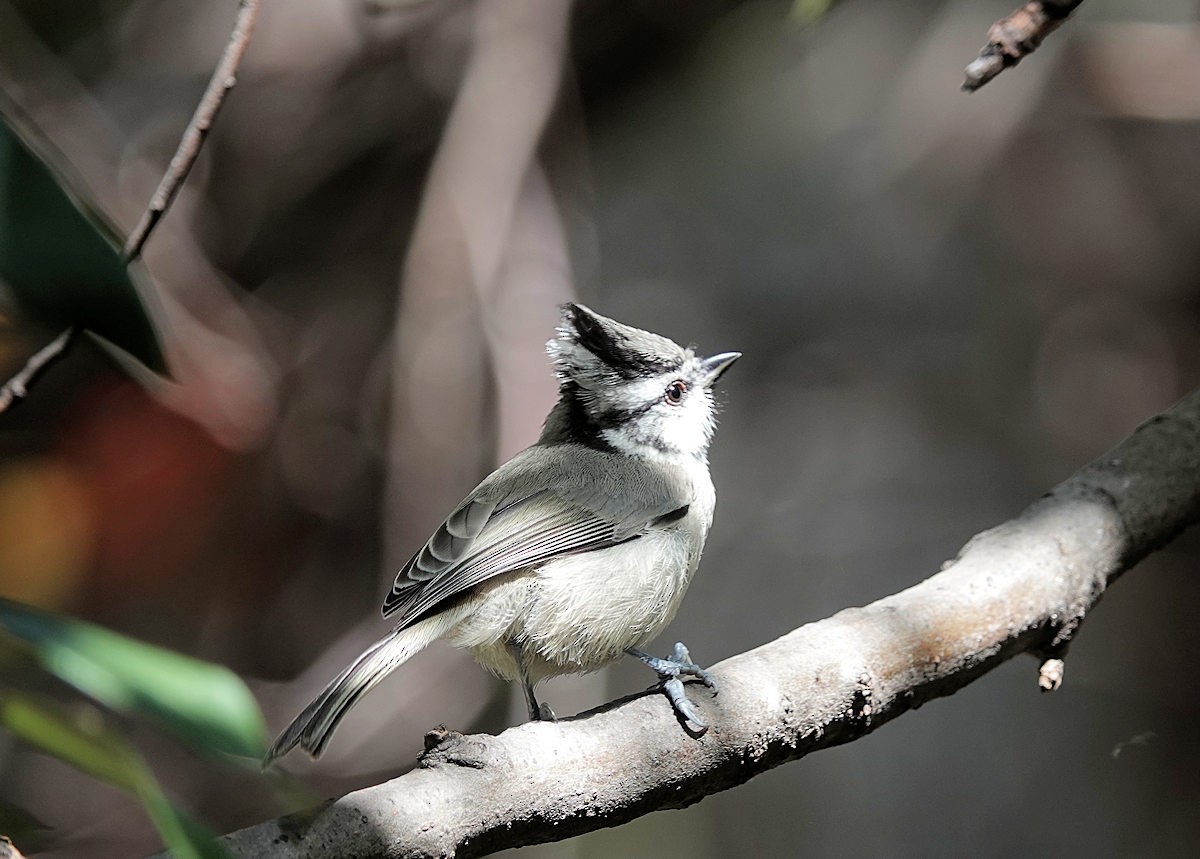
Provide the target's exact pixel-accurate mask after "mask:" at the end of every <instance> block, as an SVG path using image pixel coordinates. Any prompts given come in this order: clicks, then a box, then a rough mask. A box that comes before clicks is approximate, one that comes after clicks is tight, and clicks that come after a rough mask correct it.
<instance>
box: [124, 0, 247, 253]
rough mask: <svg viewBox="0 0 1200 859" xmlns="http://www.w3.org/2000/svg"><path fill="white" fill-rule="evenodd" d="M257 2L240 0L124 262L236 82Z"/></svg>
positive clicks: (142, 241)
mask: <svg viewBox="0 0 1200 859" xmlns="http://www.w3.org/2000/svg"><path fill="white" fill-rule="evenodd" d="M258 2H259V0H240V4H239V7H238V14H237V21H236V22H235V23H234V25H233V33H232V34H230V36H229V43H228V44H227V45H226V46H225V53H223V54H222V55H221V60H220V62H218V63H217V67H216V68H215V69H214V70H213V74H212V77H211V78H210V79H209V81H208V88H207V89H206V90H205V91H204V96H203V97H202V98H201V99H200V103H199V104H198V105H196V112H195V113H193V114H192V118H191V121H189V122H188V124H187V128H185V129H184V131H183V137H182V138H181V139H180V141H179V147H178V148H177V149H176V150H175V155H174V156H173V157H172V158H171V163H170V164H169V165H168V166H167V172H166V173H164V174H163V177H162V181H161V182H159V183H158V188H156V189H155V191H154V196H152V197H151V198H150V204H149V205H148V206H147V207H146V211H145V212H144V213H143V214H142V217H141V220H139V221H138V223H137V226H135V227H134V228H133V232H131V233H130V234H129V237H128V238H127V239H126V240H125V247H124V248H123V249H122V251H121V257H122V259H124V261H125V263H126V264H128V263H130V262H132V261H133V260H135V259H137V258H138V256H140V255H141V253H142V248H143V247H145V245H146V240H147V239H148V238H150V233H151V232H152V231H153V230H154V227H155V225H156V224H158V222H159V220H161V219H162V216H163V215H164V214H166V211H167V209H168V208H169V207H170V205H171V201H173V200H174V199H175V195H176V194H177V193H179V189H180V188H181V187H182V186H183V180H184V179H186V178H187V175H188V173H189V172H191V169H192V165H193V164H195V163H196V158H197V157H199V155H200V147H201V146H203V145H204V139H205V138H206V137H207V136H208V132H209V129H210V128H212V123H213V120H214V119H215V118H216V116H217V111H218V110H220V109H221V104H222V102H224V101H225V95H226V94H227V93H228V92H229V91H230V90H231V89H233V87H234V85H235V84H236V83H237V69H238V65H239V64H240V63H241V61H242V54H244V53H245V52H246V46H247V45H249V44H250V34H251V33H252V32H253V31H254V22H255V20H257V18H258Z"/></svg>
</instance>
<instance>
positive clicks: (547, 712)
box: [537, 701, 558, 722]
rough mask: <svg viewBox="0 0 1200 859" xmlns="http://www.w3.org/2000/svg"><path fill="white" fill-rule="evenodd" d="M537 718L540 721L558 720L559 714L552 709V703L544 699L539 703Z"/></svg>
mask: <svg viewBox="0 0 1200 859" xmlns="http://www.w3.org/2000/svg"><path fill="white" fill-rule="evenodd" d="M537 718H538V721H539V722H557V721H558V716H556V715H554V711H553V710H551V709H550V705H549V704H547V703H546V702H545V701H543V702H542V703H541V704H539V705H538V709H537Z"/></svg>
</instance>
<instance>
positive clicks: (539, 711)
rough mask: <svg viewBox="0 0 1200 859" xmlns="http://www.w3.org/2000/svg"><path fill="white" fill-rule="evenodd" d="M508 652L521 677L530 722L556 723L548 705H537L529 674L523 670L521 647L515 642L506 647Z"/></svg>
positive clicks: (523, 659) (555, 717)
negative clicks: (514, 661)
mask: <svg viewBox="0 0 1200 859" xmlns="http://www.w3.org/2000/svg"><path fill="white" fill-rule="evenodd" d="M508 649H509V652H510V653H512V655H513V659H514V660H516V663H517V672H518V673H519V674H520V675H521V688H522V690H524V692H525V705H526V706H527V707H528V708H529V720H530V721H531V722H557V721H558V717H557V716H555V715H554V711H553V710H551V709H550V705H549V704H539V703H538V700H537V698H536V697H535V696H534V694H533V684H532V683H530V682H529V672H528V671H527V670H526V668H525V652H524V650H523V649H522V648H521V645H519V644H516V643H515V642H513V643H510V644H509V645H508Z"/></svg>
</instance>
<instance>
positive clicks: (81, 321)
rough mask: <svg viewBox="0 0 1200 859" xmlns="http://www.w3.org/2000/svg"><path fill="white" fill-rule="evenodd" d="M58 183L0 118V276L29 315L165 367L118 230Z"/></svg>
mask: <svg viewBox="0 0 1200 859" xmlns="http://www.w3.org/2000/svg"><path fill="white" fill-rule="evenodd" d="M9 121H11V118H10V119H9ZM63 184H69V183H66V182H63V183H61V184H60V182H59V181H58V180H57V179H56V177H55V176H53V175H52V174H51V172H50V170H49V169H48V168H47V166H46V165H45V164H44V163H43V162H42V161H41V160H40V159H39V158H37V157H36V156H35V155H34V153H33V152H31V151H30V150H29V149H28V148H27V147H26V145H25V144H24V143H23V142H22V141H21V140H20V139H18V136H17V134H16V133H15V132H14V130H13V129H12V128H10V127H8V126H7V125H5V124H3V123H0V279H2V280H4V281H5V282H6V283H7V285H8V286H9V288H10V289H11V290H12V292H13V293H14V294H15V295H16V297H17V300H18V303H19V304H20V307H21V310H22V311H23V312H25V313H27V314H28V315H29V316H30V317H31V318H33V319H34V320H35V321H37V322H39V323H42V324H44V325H47V326H49V327H51V328H66V327H68V326H75V327H77V328H81V329H84V330H87V331H91V332H92V333H93V334H97V335H99V336H100V337H103V338H104V339H105V340H107V341H109V342H110V343H112V344H113V345H115V346H117V347H119V348H121V349H123V350H124V351H126V352H128V353H129V354H130V355H132V356H133V357H134V358H136V359H137V360H138V361H140V362H141V363H143V364H145V365H146V366H147V367H149V368H150V369H151V370H154V371H155V372H156V373H163V374H165V373H166V372H167V366H166V360H165V359H164V357H163V353H162V348H161V347H160V345H159V342H158V336H157V334H156V333H155V330H154V326H153V325H152V323H151V322H150V318H149V315H148V314H147V312H146V309H145V307H144V306H143V304H142V299H141V297H140V296H139V294H138V291H137V288H136V287H135V286H134V283H133V280H132V278H131V274H130V271H129V270H128V269H127V268H126V266H125V264H124V262H123V261H122V259H121V255H120V251H119V249H118V248H117V247H116V246H115V245H114V242H115V241H117V238H116V236H115V235H113V234H111V228H110V227H108V225H106V224H103V223H96V222H95V220H96V218H97V216H96V215H95V214H93V215H92V217H91V218H89V216H88V215H85V214H84V212H83V211H81V209H80V207H79V206H78V205H77V204H76V203H75V202H74V200H73V199H72V197H71V196H70V195H69V194H68V193H67V191H64V189H63Z"/></svg>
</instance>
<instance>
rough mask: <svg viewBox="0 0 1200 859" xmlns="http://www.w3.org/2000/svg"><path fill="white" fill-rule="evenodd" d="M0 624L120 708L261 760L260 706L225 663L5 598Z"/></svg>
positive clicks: (210, 745) (197, 741)
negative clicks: (223, 664)
mask: <svg viewBox="0 0 1200 859" xmlns="http://www.w3.org/2000/svg"><path fill="white" fill-rule="evenodd" d="M0 628H3V629H5V630H7V631H8V632H9V633H11V634H12V635H14V636H16V637H18V638H21V639H23V640H25V641H26V642H29V644H31V645H32V646H33V648H34V652H35V655H36V657H37V659H38V661H39V662H40V663H41V665H42V666H43V667H44V668H45V669H46V670H47V671H49V672H50V673H52V674H54V675H55V676H57V677H59V678H60V679H62V680H64V681H66V682H67V683H69V684H71V685H72V686H74V687H75V688H77V689H79V690H80V691H82V692H84V693H85V694H87V695H90V696H92V697H93V698H95V699H96V700H97V701H100V702H101V703H103V704H105V705H107V706H109V707H112V708H113V709H114V710H119V711H122V712H127V713H139V714H144V715H147V716H150V717H152V718H153V719H155V720H156V721H157V722H158V723H159V724H160V725H162V726H163V727H164V728H166V729H168V730H170V731H171V732H173V733H175V734H176V735H177V736H179V737H181V738H183V739H184V740H186V741H188V742H189V743H190V744H192V745H193V746H195V747H196V748H197V749H199V750H200V751H209V752H213V751H215V752H223V753H226V754H231V755H238V756H242V757H247V758H253V759H256V760H257V759H258V758H260V757H261V756H262V753H263V751H264V750H265V748H266V746H265V741H266V729H265V726H264V724H263V719H262V714H261V713H260V712H259V709H258V705H257V703H256V702H255V700H254V697H253V696H252V695H251V694H250V690H249V689H247V688H246V685H245V684H244V683H243V682H242V681H241V680H240V679H239V678H238V676H237V675H236V674H234V673H233V672H232V671H230V670H229V669H227V668H224V667H222V666H220V665H214V664H212V663H209V662H202V661H201V660H198V659H193V658H191V657H189V656H184V655H183V654H180V653H174V652H172V651H170V650H165V649H163V648H161V647H154V646H152V645H149V644H143V643H141V642H139V641H134V640H133V639H131V638H126V637H125V636H122V635H118V634H117V633H115V632H110V631H109V630H107V629H103V628H101V627H98V626H95V625H93V624H90V623H84V622H82V621H77V620H72V619H70V618H65V617H61V616H58V615H53V614H48V613H45V612H41V611H38V610H36V609H32V608H29V607H27V606H22V605H19V604H17V603H14V602H11V601H9V600H4V599H0Z"/></svg>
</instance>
